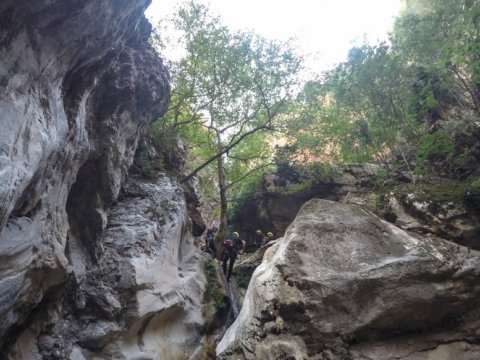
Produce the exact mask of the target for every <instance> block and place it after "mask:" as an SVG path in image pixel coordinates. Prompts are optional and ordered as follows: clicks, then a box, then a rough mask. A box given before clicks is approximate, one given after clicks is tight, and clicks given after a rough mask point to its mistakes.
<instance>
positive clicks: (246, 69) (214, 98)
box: [168, 2, 301, 242]
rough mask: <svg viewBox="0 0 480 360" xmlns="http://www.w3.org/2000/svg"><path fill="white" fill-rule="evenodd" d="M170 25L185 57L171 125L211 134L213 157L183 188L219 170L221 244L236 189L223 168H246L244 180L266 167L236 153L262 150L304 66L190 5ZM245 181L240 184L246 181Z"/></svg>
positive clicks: (176, 71) (178, 70)
mask: <svg viewBox="0 0 480 360" xmlns="http://www.w3.org/2000/svg"><path fill="white" fill-rule="evenodd" d="M173 24H174V27H175V30H176V31H177V32H178V33H179V34H181V37H180V38H181V39H182V40H181V41H182V43H183V45H184V46H185V51H186V54H185V56H184V57H183V58H182V59H181V60H180V61H179V62H177V63H176V64H174V66H173V71H172V74H173V75H172V80H173V92H174V95H173V96H172V104H171V112H172V113H171V114H170V115H168V116H170V117H171V119H173V120H172V121H171V122H172V123H173V124H177V125H178V124H182V123H183V124H189V126H197V127H198V126H200V127H202V128H203V129H205V131H206V132H207V133H208V134H210V135H209V139H210V141H211V144H213V146H214V148H213V149H211V150H213V151H212V153H211V156H209V157H208V158H207V159H205V160H204V161H201V162H200V163H199V164H198V165H197V166H196V167H195V168H194V169H193V170H192V171H191V172H190V173H189V174H188V175H187V176H185V178H184V179H183V180H182V181H187V180H189V179H190V178H192V177H193V176H195V175H196V174H197V173H198V172H199V171H201V170H203V169H205V168H206V167H208V166H211V164H213V163H214V164H215V168H216V173H217V179H218V186H219V198H220V226H219V231H218V237H217V242H218V241H219V240H218V239H221V238H223V237H224V234H225V231H226V227H227V204H228V199H227V191H228V190H229V189H230V188H232V187H233V182H231V183H229V182H228V179H227V176H228V174H227V173H226V168H228V167H230V168H231V169H234V168H235V167H237V170H238V167H239V165H232V163H234V162H241V163H242V164H243V170H244V171H245V174H243V175H246V174H247V173H248V172H251V173H253V172H255V171H254V169H253V168H254V167H259V168H261V167H263V166H264V164H262V163H260V162H259V161H258V160H259V158H258V156H257V157H255V156H252V154H248V156H241V155H242V154H238V151H237V152H236V149H239V146H240V145H241V144H246V142H247V141H248V139H249V138H253V136H255V139H256V140H257V142H256V146H257V149H260V148H262V146H261V143H262V142H264V141H265V140H266V138H267V133H268V132H269V131H271V130H272V129H274V128H275V122H276V120H277V118H278V117H279V115H280V114H281V113H282V111H283V109H284V107H285V106H286V104H287V103H288V101H289V100H290V98H291V97H292V94H293V92H294V90H295V88H296V84H297V81H298V79H297V76H296V74H297V72H298V71H299V69H300V66H301V61H300V59H299V58H298V57H297V56H295V54H294V51H293V50H292V49H291V47H289V45H288V44H283V43H278V42H273V41H269V40H266V39H264V38H261V37H259V36H257V35H254V34H252V33H245V32H232V31H230V30H229V29H228V28H226V27H224V26H222V25H220V21H219V19H218V18H215V17H212V16H211V15H210V14H209V10H208V8H207V7H206V6H205V5H200V4H196V3H194V2H189V3H187V4H185V5H184V6H182V7H180V9H179V11H178V13H177V16H176V17H175V19H174V22H173ZM175 45H177V44H175ZM185 104H188V106H187V107H186V108H185ZM184 113H186V116H185V114H184ZM260 134H261V135H260ZM191 140H193V142H194V143H195V139H191ZM250 144H252V143H251V142H250ZM245 150H246V149H245V147H244V152H245ZM243 155H245V153H244V154H243ZM257 155H258V152H257ZM246 164H249V166H248V167H246ZM252 165H253V168H251V166H252ZM232 174H233V171H232ZM243 175H242V176H243ZM242 176H240V177H238V178H237V181H241V180H243V179H242ZM233 181H236V180H233Z"/></svg>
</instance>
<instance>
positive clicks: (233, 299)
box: [217, 269, 241, 342]
mask: <svg viewBox="0 0 480 360" xmlns="http://www.w3.org/2000/svg"><path fill="white" fill-rule="evenodd" d="M220 276H221V278H222V283H223V286H224V288H225V289H226V290H227V291H226V292H227V295H228V297H229V299H230V309H229V310H228V314H227V319H226V321H225V324H224V325H223V327H222V329H221V330H220V332H219V333H218V335H217V342H218V341H220V340H222V338H223V336H224V335H225V333H226V332H227V329H228V328H229V327H230V325H232V323H233V322H234V321H235V319H236V318H237V316H238V313H239V312H240V309H241V301H240V296H239V295H238V293H237V291H236V289H237V283H236V280H235V278H234V277H233V276H232V278H230V282H227V279H226V278H225V275H224V274H223V271H222V270H221V269H220Z"/></svg>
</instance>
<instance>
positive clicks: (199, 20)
mask: <svg viewBox="0 0 480 360" xmlns="http://www.w3.org/2000/svg"><path fill="white" fill-rule="evenodd" d="M168 24H170V27H171V28H173V29H174V30H175V34H177V35H176V36H177V38H175V39H167V38H165V39H163V38H161V37H160V36H158V35H156V36H155V37H154V39H153V42H154V43H155V44H156V45H158V46H159V47H160V48H161V47H162V46H165V45H169V44H170V47H178V45H179V44H181V45H182V46H183V47H184V49H185V53H184V56H183V57H182V58H181V59H180V60H179V61H176V62H172V63H171V64H170V68H171V72H172V88H173V91H172V96H171V104H170V109H169V111H168V113H167V114H166V116H165V117H164V118H162V119H159V120H158V121H157V122H155V124H154V125H153V127H152V134H153V135H154V138H155V139H156V140H155V143H156V144H157V145H156V146H154V148H155V149H156V151H157V153H162V154H164V156H163V157H162V159H163V160H162V161H158V162H155V161H156V160H153V159H154V157H153V158H152V157H151V156H150V155H148V154H143V153H140V154H139V156H138V158H139V160H138V162H139V164H140V165H139V167H140V168H141V169H142V172H143V173H144V174H145V175H146V176H148V177H150V176H152V173H153V172H154V171H155V170H156V169H158V168H163V167H166V166H167V164H168V162H169V161H171V159H173V158H174V156H175V147H176V143H177V141H176V140H177V139H178V138H181V139H182V140H183V142H184V144H185V146H186V155H187V163H186V167H187V170H188V171H189V174H188V175H187V176H186V177H185V179H184V180H188V179H190V178H191V177H192V176H194V175H196V174H198V173H200V174H201V180H200V186H201V187H202V189H203V190H204V193H205V194H206V196H207V198H208V199H211V200H213V199H217V202H218V209H219V217H220V220H221V222H220V229H219V230H220V231H219V233H218V236H219V237H222V236H223V234H224V231H225V229H226V228H227V210H230V212H232V210H234V209H235V206H237V205H240V204H242V203H243V200H242V199H244V198H246V197H248V196H251V194H253V193H254V192H255V191H257V190H258V189H259V184H260V182H261V180H262V176H263V174H264V173H265V172H272V171H279V172H281V171H284V169H287V171H288V169H292V168H295V169H297V171H298V174H296V178H295V179H294V180H292V181H290V183H292V182H293V183H295V184H294V185H289V186H287V187H286V190H285V191H287V192H292V191H298V190H301V189H302V188H304V187H307V186H309V185H310V184H311V182H312V181H315V180H318V179H322V178H328V177H332V178H335V177H336V176H337V174H338V171H337V168H336V167H335V166H332V165H330V163H336V164H341V165H342V164H351V163H362V162H372V163H377V164H382V165H383V167H382V169H383V170H379V171H378V173H376V174H375V176H374V178H375V179H374V182H375V184H377V185H378V186H379V187H380V186H383V184H384V183H385V182H387V181H388V179H389V178H390V177H391V174H393V173H395V172H397V173H398V172H405V171H406V172H408V173H409V174H410V175H411V178H412V179H413V181H414V182H415V181H416V178H417V176H418V177H419V178H422V177H425V176H441V177H443V178H448V177H450V178H452V179H457V180H461V181H460V182H458V183H452V184H449V185H448V186H454V187H456V188H455V189H453V190H452V189H448V186H446V188H445V189H443V188H437V189H433V188H430V189H427V188H428V186H426V185H424V184H422V185H418V186H419V189H420V190H422V191H423V190H425V191H426V192H428V191H431V192H432V193H435V194H436V195H438V196H440V197H441V198H442V199H448V198H455V197H457V196H463V195H464V194H465V192H466V191H470V193H472V192H473V193H475V192H477V191H478V188H479V184H478V153H480V145H479V142H478V138H480V126H479V124H480V123H479V117H480V85H479V84H480V37H479V36H478V34H479V33H480V3H478V2H474V1H471V0H458V1H451V0H411V1H406V2H405V7H404V10H403V12H402V13H401V14H400V16H399V17H398V19H397V21H396V23H395V27H394V29H393V31H392V33H391V36H390V39H389V40H388V41H385V42H381V43H378V44H369V43H364V44H361V45H360V46H356V47H354V48H352V49H351V50H350V52H349V54H348V58H347V60H346V61H345V62H343V63H340V64H338V65H337V66H336V67H335V68H333V69H331V70H329V71H327V72H325V73H324V74H321V76H318V77H316V78H312V79H307V80H305V79H302V81H303V83H302V84H300V80H299V78H298V76H297V74H298V72H299V70H300V69H301V68H302V61H301V60H302V59H300V58H299V57H298V56H296V55H295V51H294V49H293V47H292V45H291V44H289V43H279V42H275V41H269V40H267V39H264V38H262V37H259V36H257V35H255V34H253V33H246V32H235V31H231V30H230V29H228V28H226V27H225V26H223V25H222V24H221V22H220V21H219V19H217V18H216V17H214V16H212V15H211V14H210V11H209V9H208V8H207V7H206V6H204V5H199V4H196V3H195V2H188V3H185V4H182V5H180V6H179V9H178V12H177V14H176V16H175V17H174V19H172V20H171V21H170V22H168ZM157 34H162V30H161V29H160V30H159V31H158V32H157ZM172 44H173V45H172ZM159 149H160V150H161V151H160V150H159ZM297 175H298V176H297ZM475 176H476V177H475ZM472 179H473V180H472ZM452 181H453V180H452ZM414 185H417V184H414ZM412 186H413V185H412ZM442 186H443V185H442ZM423 187H425V189H423ZM462 194H463V195H462Z"/></svg>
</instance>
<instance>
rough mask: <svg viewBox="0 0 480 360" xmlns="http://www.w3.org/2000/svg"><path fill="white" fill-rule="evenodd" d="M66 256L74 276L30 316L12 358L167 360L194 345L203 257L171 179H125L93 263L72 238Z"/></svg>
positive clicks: (198, 330) (198, 327)
mask: <svg viewBox="0 0 480 360" xmlns="http://www.w3.org/2000/svg"><path fill="white" fill-rule="evenodd" d="M67 255H68V258H69V259H70V260H71V266H72V272H73V276H72V277H71V279H70V282H69V283H68V286H67V288H66V290H65V291H64V292H63V295H62V296H61V297H59V298H58V299H55V301H50V302H48V303H45V304H43V305H42V309H41V311H38V312H37V314H35V315H34V316H32V317H31V318H30V323H29V326H28V327H26V329H25V330H24V331H23V332H22V333H21V335H20V336H19V338H18V340H17V341H16V342H15V343H14V344H13V345H12V346H10V351H9V356H10V358H11V359H25V360H27V359H35V358H40V359H41V358H42V357H41V356H43V358H44V359H68V358H72V356H73V355H74V354H75V353H76V354H77V356H78V358H80V359H82V357H80V355H81V356H83V357H84V358H86V359H91V358H99V359H108V358H113V359H136V358H142V359H165V360H170V359H183V358H185V357H186V356H188V354H191V353H193V352H194V351H195V349H196V347H197V346H198V345H199V341H200V338H201V329H202V326H203V325H204V323H203V317H202V301H203V292H204V289H205V282H206V278H205V274H204V272H203V268H204V262H203V259H202V254H201V252H200V251H199V250H198V249H197V248H196V247H194V245H193V236H192V234H191V232H190V223H189V219H188V215H187V205H186V202H185V197H184V194H183V191H182V190H181V188H180V187H179V186H178V184H176V183H175V182H174V181H173V180H171V179H169V178H168V177H165V176H164V177H161V178H160V179H159V180H158V181H156V182H142V181H139V180H135V179H131V180H129V181H128V182H127V184H126V185H125V188H124V190H123V191H122V193H121V196H120V198H119V201H118V203H117V204H116V205H114V206H113V207H112V209H111V210H110V211H109V212H108V222H107V227H106V230H105V237H104V241H103V251H102V255H101V256H100V258H99V260H98V262H97V263H96V264H94V265H89V264H88V262H87V261H86V259H87V257H86V254H85V249H84V247H83V246H82V244H81V242H80V241H79V239H78V238H73V237H72V238H70V243H69V249H68V253H67ZM46 314H48V316H47V315H46ZM36 339H38V342H36ZM35 354H37V355H38V356H35Z"/></svg>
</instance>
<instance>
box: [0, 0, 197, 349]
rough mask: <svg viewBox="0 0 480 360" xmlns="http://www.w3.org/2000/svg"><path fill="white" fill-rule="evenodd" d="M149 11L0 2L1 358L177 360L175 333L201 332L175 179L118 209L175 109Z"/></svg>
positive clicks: (133, 6) (54, 0)
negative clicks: (155, 132) (141, 158)
mask: <svg viewBox="0 0 480 360" xmlns="http://www.w3.org/2000/svg"><path fill="white" fill-rule="evenodd" d="M148 4H149V0H138V1H127V0H109V1H94V0H69V1H60V0H38V1H18V0H17V1H13V0H4V1H2V2H1V3H0V121H1V125H2V131H1V132H0V259H1V261H0V263H1V264H0V316H1V318H2V319H3V320H2V322H1V323H0V353H1V354H2V355H3V356H4V357H7V358H11V359H22V358H24V359H36V358H38V359H40V358H42V357H43V358H45V359H65V358H71V359H82V358H84V357H87V358H88V356H90V355H88V354H92V353H98V354H100V355H99V356H107V354H109V355H108V356H114V357H115V358H122V357H124V358H132V356H137V355H135V354H137V353H139V354H140V353H141V354H143V355H142V356H143V358H145V357H148V356H153V355H151V354H152V351H154V350H152V349H155V348H158V347H162V349H164V348H168V349H170V350H169V351H170V352H165V356H167V357H166V358H169V357H168V354H173V353H175V352H176V351H177V347H176V345H175V342H182V341H183V340H185V341H186V340H187V339H185V338H179V339H177V340H175V341H172V343H171V346H170V345H166V342H168V341H167V340H165V339H171V337H170V335H169V334H168V333H169V331H173V332H175V331H176V330H175V329H177V326H178V327H183V328H184V329H185V331H180V330H179V331H178V333H182V334H190V333H191V332H195V331H196V328H197V325H198V323H199V321H200V320H199V318H198V316H197V315H198V311H192V312H190V311H189V309H190V308H191V307H192V306H193V307H195V306H197V305H198V304H196V303H195V301H198V300H192V299H197V298H198V297H201V296H200V295H199V294H200V293H201V289H202V282H204V281H205V280H204V279H203V278H202V272H201V271H198V266H200V265H199V264H200V260H199V259H198V254H196V253H195V251H194V248H193V245H192V244H191V239H190V236H191V235H189V233H190V228H189V226H190V225H189V223H188V220H187V218H186V215H185V211H186V210H185V209H184V208H185V207H186V204H185V199H184V196H183V192H181V191H180V190H179V187H178V185H174V181H173V180H169V179H167V178H164V179H161V180H159V181H158V182H157V183H150V184H146V183H145V184H142V183H138V182H137V183H135V181H133V180H132V182H131V183H129V185H127V186H126V187H125V189H124V191H123V193H122V197H121V199H119V198H118V197H119V194H120V191H121V189H122V186H123V185H124V183H125V180H126V178H127V171H128V169H129V167H130V165H131V164H132V162H133V158H134V154H135V150H136V147H137V143H138V140H139V137H140V136H141V134H142V132H143V131H144V129H145V128H146V126H147V125H148V124H149V123H150V122H151V121H152V120H154V119H156V118H157V117H158V116H160V115H161V114H162V113H163V112H164V111H165V110H166V107H167V104H168V100H169V79H168V72H167V70H166V69H165V67H164V66H163V64H162V61H161V59H160V58H159V57H158V56H157V55H156V53H155V52H154V51H153V49H152V48H151V47H150V45H149V43H148V36H149V33H150V30H151V28H150V25H149V23H148V22H147V21H146V19H145V18H144V16H143V12H144V10H145V8H146V7H147V6H148ZM179 191H180V193H179ZM160 194H162V195H160ZM192 274H195V276H193V275H192ZM186 284H187V285H188V286H187V285H186ZM185 289H188V290H185ZM178 321H180V323H178ZM160 324H162V326H160ZM165 324H169V326H170V328H168V326H167V327H164V325H165ZM154 333H155V335H153V334H154ZM185 336H186V337H188V341H191V339H190V337H189V336H187V335H185ZM184 345H185V344H182V346H184ZM178 351H180V350H178ZM92 356H93V355H92ZM170 358H171V357H170Z"/></svg>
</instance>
